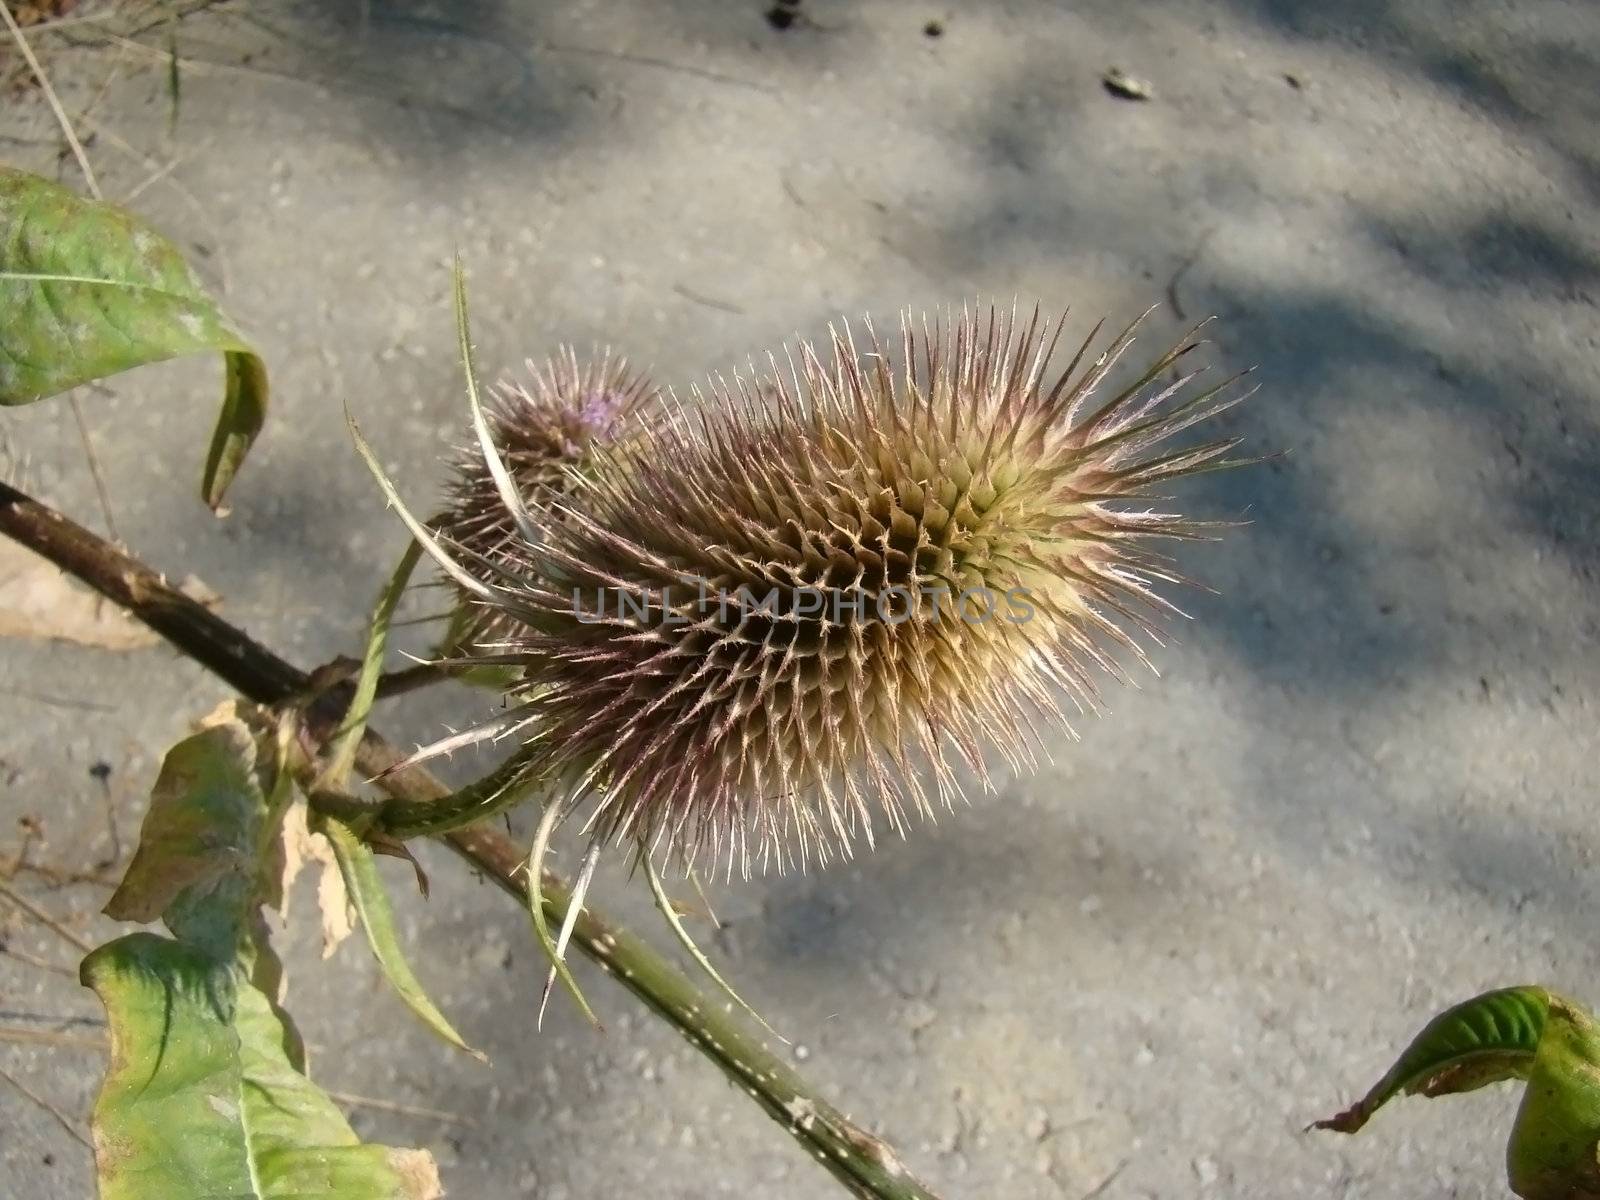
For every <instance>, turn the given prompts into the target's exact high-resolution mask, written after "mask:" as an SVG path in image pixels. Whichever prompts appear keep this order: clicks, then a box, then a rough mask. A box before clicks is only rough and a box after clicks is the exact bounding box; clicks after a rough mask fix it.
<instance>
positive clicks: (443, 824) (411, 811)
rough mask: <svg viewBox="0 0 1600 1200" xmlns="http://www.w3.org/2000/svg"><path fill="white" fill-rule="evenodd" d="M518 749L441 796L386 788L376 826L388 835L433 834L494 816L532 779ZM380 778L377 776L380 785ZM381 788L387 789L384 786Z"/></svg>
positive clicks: (525, 756)
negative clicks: (476, 777) (504, 759)
mask: <svg viewBox="0 0 1600 1200" xmlns="http://www.w3.org/2000/svg"><path fill="white" fill-rule="evenodd" d="M531 756H532V753H531V751H528V750H521V751H518V752H517V753H516V754H513V755H512V756H511V757H510V758H508V759H506V761H505V762H503V763H501V764H500V765H499V766H498V767H496V768H495V769H494V770H493V771H490V772H489V773H488V774H487V775H485V776H484V777H483V778H482V779H478V780H475V781H473V782H472V783H469V784H467V786H466V787H464V788H459V789H457V790H456V791H453V792H450V793H448V794H446V795H444V796H428V797H426V798H423V797H418V796H415V795H411V794H409V793H407V792H406V791H405V790H403V789H402V790H401V791H398V792H390V793H389V799H387V800H385V801H384V803H383V806H382V807H381V808H380V809H379V810H378V827H379V828H381V829H382V830H383V832H385V833H387V834H388V835H389V836H390V837H392V838H397V839H399V840H400V841H404V840H405V839H407V838H414V837H437V836H439V835H440V834H445V833H449V832H450V831H451V830H453V829H461V828H463V827H465V826H467V825H473V824H476V823H477V822H479V821H485V820H487V819H488V818H490V817H497V816H499V815H500V814H501V813H503V812H506V811H507V810H509V809H511V808H512V807H514V806H515V805H517V804H518V803H520V802H521V801H522V800H523V799H525V798H526V796H527V793H528V789H529V788H530V787H531V786H532V782H533V781H532V780H531V779H529V778H528V772H527V762H528V759H529V758H530V757H531ZM383 782H384V781H383V780H381V779H380V780H378V784H379V786H380V787H381V786H382V785H383ZM384 790H385V791H388V790H389V789H387V788H385V789H384Z"/></svg>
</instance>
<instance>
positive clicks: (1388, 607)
mask: <svg viewBox="0 0 1600 1200" xmlns="http://www.w3.org/2000/svg"><path fill="white" fill-rule="evenodd" d="M1378 611H1379V612H1380V613H1382V614H1383V615H1384V616H1386V617H1387V616H1389V615H1390V614H1392V613H1393V612H1394V605H1392V604H1380V605H1378Z"/></svg>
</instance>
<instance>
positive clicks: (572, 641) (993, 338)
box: [474, 310, 1243, 872]
mask: <svg viewBox="0 0 1600 1200" xmlns="http://www.w3.org/2000/svg"><path fill="white" fill-rule="evenodd" d="M1063 324H1064V318H1063V321H1058V322H1055V323H1047V322H1042V321H1041V320H1040V318H1039V315H1038V313H1037V312H1036V313H1035V314H1034V315H1033V318H1032V319H1031V320H1029V321H1027V322H1026V323H1023V322H1020V321H1019V320H1018V319H1017V318H1016V316H1015V314H1010V315H1008V314H1005V313H1001V312H996V311H994V310H989V311H986V312H978V313H976V314H972V313H966V312H964V313H962V314H961V315H960V316H959V318H952V319H950V321H949V323H948V324H947V325H944V326H941V325H939V324H935V325H934V327H933V328H931V329H930V328H929V326H928V324H927V323H926V321H924V322H921V323H918V324H914V323H913V322H912V321H911V320H910V319H909V318H907V319H903V320H902V323H901V331H900V338H899V354H898V361H897V362H891V356H890V354H889V353H888V352H887V351H886V350H885V349H884V347H883V346H882V345H881V344H880V342H879V341H878V339H877V337H876V335H875V334H873V333H872V331H871V327H870V324H869V325H868V327H867V331H866V332H867V336H868V343H867V352H866V353H865V354H863V353H862V352H861V351H860V350H858V347H857V345H856V344H855V341H854V337H853V334H852V332H851V331H850V330H849V328H848V327H846V328H844V329H842V330H837V331H834V332H833V333H832V335H831V339H830V344H829V346H828V348H827V351H826V353H825V354H819V353H818V352H816V351H815V350H814V349H813V348H812V347H811V346H809V345H802V346H801V347H800V349H799V354H798V362H797V361H796V360H795V358H794V357H793V356H791V357H790V358H789V359H788V361H787V362H786V363H785V364H783V365H782V367H781V368H780V364H779V363H778V362H777V360H775V359H769V370H768V372H766V373H764V374H762V375H760V376H759V377H752V378H745V377H742V376H737V375H736V376H735V377H734V378H733V379H732V380H731V381H728V380H724V379H721V378H717V379H715V380H713V381H712V382H711V383H710V385H709V386H708V387H707V388H706V389H704V390H700V389H696V390H695V391H694V392H693V393H692V395H691V396H690V398H689V400H688V401H687V402H679V401H676V400H674V401H672V402H670V403H669V404H668V405H667V408H666V412H665V413H664V416H663V419H662V422H661V424H660V427H659V428H658V429H657V430H656V431H655V432H654V434H653V435H652V436H651V437H650V438H648V439H644V440H640V441H638V442H635V443H631V444H628V445H620V446H613V447H611V448H610V449H607V450H604V451H602V452H600V453H599V454H598V455H597V456H596V458H595V463H594V470H593V472H592V473H591V475H590V476H589V477H588V478H587V479H586V480H584V481H583V482H581V483H577V484H575V485H574V487H573V488H572V489H570V490H569V491H568V492H567V493H566V494H564V495H562V496H560V497H556V498H552V499H550V500H549V501H548V503H547V504H546V505H545V506H544V512H543V514H542V515H541V514H537V513H536V514H534V516H535V522H534V523H535V524H537V526H538V528H537V529H534V528H532V527H531V526H530V525H529V524H527V523H524V524H522V525H521V527H520V528H521V530H522V533H523V534H525V535H526V536H519V535H518V534H516V533H512V534H511V535H510V536H509V537H508V541H507V548H506V557H505V559H504V562H505V567H506V569H505V571H504V572H503V573H502V578H501V579H500V580H498V581H497V583H496V585H495V587H494V588H493V589H492V591H493V596H492V597H491V598H488V599H479V600H476V601H474V603H476V604H479V605H481V606H482V607H484V608H485V609H486V610H495V609H498V610H500V611H501V612H503V613H504V614H505V615H506V616H507V617H508V618H509V619H510V620H511V621H512V622H514V624H510V625H508V628H509V629H511V630H512V632H511V633H509V634H508V635H507V637H506V642H505V645H503V646H502V647H500V648H499V653H497V654H496V655H495V656H494V657H495V658H496V659H497V660H498V661H500V662H504V663H515V664H516V665H518V666H520V667H521V669H522V675H521V681H520V682H519V683H518V684H517V685H516V686H515V687H514V688H513V690H512V695H511V698H512V700H513V701H514V702H515V703H514V706H513V707H512V709H511V711H510V712H509V713H508V714H507V715H506V717H505V718H503V719H502V720H501V721H499V722H497V724H496V728H497V733H498V734H500V735H511V736H514V737H517V738H518V739H520V740H522V741H524V742H525V746H524V749H523V754H524V755H526V756H527V761H528V763H529V769H530V771H532V772H534V773H536V774H538V775H540V776H542V777H545V778H547V779H550V780H557V779H559V780H560V781H561V782H562V786H563V787H565V788H567V789H569V790H571V791H572V792H573V793H574V796H573V800H574V802H577V801H578V800H584V799H590V798H592V816H591V818H590V821H589V828H590V831H591V834H592V836H593V837H594V838H595V839H597V841H598V840H626V841H630V842H633V843H635V844H636V845H637V846H638V847H639V848H640V851H641V853H645V854H649V853H650V852H651V851H652V850H654V849H656V848H658V847H659V846H661V845H663V844H664V845H665V847H666V849H667V850H668V852H669V853H673V854H675V855H676V856H677V857H678V858H679V859H680V860H690V861H692V859H693V857H694V856H695V854H696V853H698V852H700V851H702V850H709V851H711V853H712V854H714V855H716V856H717V857H719V858H720V857H722V856H723V855H724V854H725V855H726V856H727V861H728V864H729V867H730V869H731V867H732V865H733V864H734V863H735V862H737V863H738V864H739V866H740V868H741V869H742V870H744V871H746V872H748V870H749V868H750V864H751V861H752V857H754V859H755V861H756V862H757V863H758V864H759V865H761V866H763V867H764V866H766V865H767V864H769V863H772V862H775V863H776V864H777V865H778V867H779V869H782V868H783V867H785V866H786V865H789V864H790V863H793V862H798V863H799V864H800V865H801V866H804V864H805V863H806V861H807V860H808V859H809V858H810V857H812V856H815V857H816V858H817V859H818V860H819V861H826V860H827V859H828V858H829V857H830V856H831V855H832V854H833V853H834V852H835V851H839V850H843V851H845V852H848V849H849V846H850V843H851V842H852V840H853V839H854V838H855V837H856V836H863V837H865V838H866V839H867V840H868V842H869V844H870V841H871V838H872V823H873V810H874V808H878V809H881V811H882V813H883V814H884V815H885V816H886V818H887V821H888V824H889V825H890V826H891V827H893V828H895V829H897V830H898V829H903V828H904V826H905V825H906V823H907V821H908V818H909V817H910V816H911V815H912V814H921V815H923V816H930V815H932V814H933V812H934V810H935V807H936V805H939V806H948V805H950V804H951V802H952V800H953V798H954V797H955V796H957V795H958V794H959V792H960V786H959V782H958V778H957V769H958V764H964V766H965V768H966V769H967V770H970V771H971V772H973V773H974V774H975V775H976V776H977V777H978V779H979V780H980V781H982V783H983V785H984V786H985V787H988V786H989V778H988V775H987V763H986V756H985V747H986V746H987V747H993V748H995V749H997V750H998V752H999V754H1000V756H1001V757H1002V758H1003V759H1005V760H1006V761H1007V762H1008V763H1009V764H1011V765H1013V766H1017V765H1020V764H1021V763H1022V762H1024V761H1027V762H1031V761H1032V758H1033V749H1034V747H1035V746H1036V745H1037V744H1038V743H1039V741H1040V739H1041V737H1042V736H1043V735H1042V732H1041V730H1042V728H1044V727H1046V726H1050V725H1054V726H1057V727H1058V728H1059V727H1061V726H1065V725H1066V722H1067V717H1068V711H1067V710H1068V709H1070V710H1072V711H1075V712H1080V713H1081V712H1084V711H1088V710H1091V709H1093V708H1094V707H1095V702H1096V690H1097V676H1099V675H1104V674H1109V675H1112V676H1114V677H1119V678H1121V677H1122V670H1121V668H1120V666H1119V664H1118V662H1117V660H1116V657H1115V655H1116V654H1117V653H1118V651H1119V650H1121V651H1127V652H1130V653H1131V654H1132V655H1133V656H1135V657H1136V658H1140V659H1142V658H1143V657H1144V651H1143V650H1142V648H1141V646H1140V644H1139V642H1138V641H1136V640H1135V636H1134V635H1135V634H1139V633H1143V634H1145V635H1149V636H1151V637H1153V636H1154V634H1155V628H1154V621H1155V619H1156V618H1157V617H1159V616H1160V615H1162V614H1163V613H1168V612H1176V611H1177V610H1176V609H1174V608H1173V607H1172V606H1171V604H1170V603H1169V602H1168V601H1166V600H1164V599H1162V598H1161V597H1160V596H1158V595H1157V592H1156V590H1155V589H1156V585H1158V584H1160V583H1175V582H1180V580H1179V577H1178V576H1177V575H1175V574H1174V573H1173V572H1172V570H1171V568H1170V566H1169V565H1168V563H1167V560H1166V559H1165V558H1164V557H1162V556H1160V555H1158V554H1156V553H1155V552H1154V551H1153V550H1152V549H1151V548H1150V543H1151V542H1152V540H1153V539H1158V538H1189V537H1195V536H1197V535H1199V534H1200V533H1201V532H1202V531H1203V529H1204V528H1205V527H1203V526H1201V525H1198V524H1195V523H1192V522H1189V521H1186V520H1184V519H1183V518H1181V517H1180V516H1178V515H1175V514H1172V513H1168V512H1164V511H1160V510H1157V509H1153V508H1151V507H1149V504H1148V501H1149V499H1150V498H1151V497H1152V494H1153V492H1154V491H1155V490H1156V489H1158V488H1159V487H1160V486H1161V485H1163V484H1165V483H1168V482H1169V481H1171V480H1173V479H1175V478H1178V477H1180V476H1184V475H1189V474H1192V473H1195V472H1197V471H1200V470H1204V469H1208V468H1214V467H1218V466H1223V465H1229V463H1228V462H1227V461H1226V460H1225V459H1224V456H1225V455H1226V453H1227V452H1228V451H1229V450H1230V449H1231V448H1232V447H1233V446H1234V445H1235V444H1236V442H1235V440H1233V439H1224V440H1214V441H1208V442H1205V443H1203V444H1199V445H1192V446H1188V447H1184V448H1178V449H1169V448H1167V443H1168V440H1169V439H1170V438H1172V436H1173V435H1175V434H1177V433H1179V432H1181V431H1183V430H1185V429H1187V428H1189V427H1190V426H1192V425H1194V424H1196V423H1197V422H1200V421H1203V420H1205V419H1206V418H1208V417H1211V416H1213V415H1215V414H1216V413H1218V412H1220V411H1222V410H1223V409H1225V408H1228V407H1230V406H1231V405H1232V404H1234V403H1237V402H1238V400H1240V399H1243V396H1235V395H1232V394H1231V393H1230V392H1229V391H1228V390H1227V389H1228V384H1229V383H1231V382H1233V381H1232V380H1230V381H1228V383H1224V384H1222V385H1220V386H1218V387H1216V388H1212V389H1210V390H1206V391H1202V392H1200V393H1199V394H1196V395H1186V394H1185V393H1186V391H1187V389H1186V386H1185V385H1187V384H1188V383H1189V381H1190V380H1191V379H1192V378H1193V376H1194V375H1195V374H1198V373H1199V372H1192V373H1190V374H1186V375H1177V377H1176V378H1168V376H1169V373H1172V371H1173V368H1174V366H1175V364H1177V362H1178V360H1179V359H1180V358H1181V357H1182V356H1183V355H1184V354H1185V353H1187V352H1188V351H1189V350H1191V349H1193V348H1194V346H1195V345H1197V344H1198V343H1196V342H1195V341H1194V340H1192V336H1191V339H1188V340H1185V341H1184V342H1182V343H1180V344H1179V345H1178V346H1176V347H1174V348H1173V349H1171V350H1168V351H1166V352H1164V353H1162V354H1161V355H1159V356H1158V357H1157V358H1156V359H1155V360H1154V361H1153V362H1151V363H1150V364H1149V366H1148V367H1147V368H1146V369H1145V370H1143V371H1142V372H1140V374H1139V377H1138V379H1137V380H1135V381H1134V382H1133V383H1132V384H1131V385H1130V386H1127V387H1125V388H1121V389H1120V390H1118V391H1116V392H1115V394H1113V395H1110V396H1109V397H1107V398H1103V399H1102V398H1101V397H1100V395H1099V389H1100V388H1101V386H1102V384H1103V383H1104V382H1105V380H1106V378H1107V375H1108V374H1109V373H1110V372H1111V370H1112V369H1113V366H1114V364H1116V363H1117V361H1118V360H1119V359H1120V358H1121V357H1122V355H1123V354H1124V352H1125V351H1126V350H1127V348H1128V346H1129V345H1130V344H1131V342H1132V340H1133V327H1130V328H1129V329H1128V330H1126V331H1124V332H1123V333H1122V334H1121V335H1120V336H1119V337H1117V338H1116V339H1114V340H1113V341H1112V342H1111V344H1110V345H1109V346H1108V347H1107V348H1106V349H1105V350H1104V352H1102V353H1100V354H1099V355H1098V356H1096V357H1092V358H1091V357H1090V348H1091V346H1092V344H1093V342H1094V341H1095V339H1096V337H1097V335H1098V332H1099V327H1096V330H1095V332H1094V333H1091V335H1090V337H1089V339H1088V340H1087V341H1085V342H1084V343H1083V346H1082V347H1081V348H1080V349H1079V350H1078V351H1077V353H1076V354H1075V355H1073V357H1072V359H1071V361H1070V363H1068V364H1067V366H1066V367H1065V369H1064V370H1061V371H1059V372H1052V371H1051V368H1050V364H1051V363H1052V361H1053V360H1054V358H1055V357H1056V355H1057V351H1058V349H1059V347H1058V342H1059V339H1060V337H1061V335H1062V332H1063ZM1135 324H1137V322H1136V323H1135ZM1063 702H1065V703H1063ZM924 776H926V780H927V783H926V784H925V782H924Z"/></svg>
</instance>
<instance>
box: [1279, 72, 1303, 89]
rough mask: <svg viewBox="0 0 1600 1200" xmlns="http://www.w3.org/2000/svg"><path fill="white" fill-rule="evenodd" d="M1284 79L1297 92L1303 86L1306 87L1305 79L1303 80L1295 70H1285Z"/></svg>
mask: <svg viewBox="0 0 1600 1200" xmlns="http://www.w3.org/2000/svg"><path fill="white" fill-rule="evenodd" d="M1283 81H1284V82H1285V83H1287V84H1288V85H1289V86H1290V87H1292V88H1293V89H1294V90H1295V91H1297V92H1298V91H1299V90H1300V89H1301V88H1303V87H1305V81H1304V80H1302V79H1301V78H1300V76H1298V75H1296V74H1295V73H1294V72H1293V71H1285V72H1284V73H1283Z"/></svg>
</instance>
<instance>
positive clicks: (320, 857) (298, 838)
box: [279, 800, 356, 958]
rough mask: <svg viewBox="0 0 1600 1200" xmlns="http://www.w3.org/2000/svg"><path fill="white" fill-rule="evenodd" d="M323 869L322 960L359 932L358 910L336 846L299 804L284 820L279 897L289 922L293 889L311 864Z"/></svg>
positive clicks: (319, 902) (320, 880) (320, 903)
mask: <svg viewBox="0 0 1600 1200" xmlns="http://www.w3.org/2000/svg"><path fill="white" fill-rule="evenodd" d="M312 863H315V864H317V865H319V866H320V867H321V868H322V874H321V876H320V877H319V878H318V880H317V907H318V908H319V909H320V910H321V912H322V957H323V958H328V957H329V956H331V955H332V954H333V952H334V951H335V950H337V949H338V948H339V943H340V942H342V941H344V940H345V938H347V937H349V936H350V935H351V933H353V932H354V931H355V922H356V909H355V905H354V904H352V903H351V902H350V895H349V893H348V892H347V891H346V890H345V886H344V876H343V875H341V874H340V873H339V861H338V859H337V858H335V857H334V853H333V845H332V843H330V842H329V841H328V839H327V838H326V837H324V836H323V835H322V834H320V833H315V832H313V831H312V829H311V827H310V826H309V825H308V824H307V823H306V805H305V802H304V801H303V800H297V801H295V802H294V803H293V804H291V805H290V806H289V811H288V812H286V813H285V814H284V816H283V875H282V884H281V886H280V892H279V894H280V895H281V896H282V904H281V906H280V908H279V911H280V912H281V913H282V914H283V917H284V920H285V922H287V920H288V917H289V889H290V888H292V887H293V886H294V881H295V880H296V879H298V878H299V877H300V873H301V872H302V871H304V870H305V869H306V868H307V867H308V866H309V865H310V864H312Z"/></svg>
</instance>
